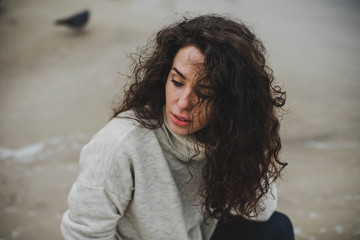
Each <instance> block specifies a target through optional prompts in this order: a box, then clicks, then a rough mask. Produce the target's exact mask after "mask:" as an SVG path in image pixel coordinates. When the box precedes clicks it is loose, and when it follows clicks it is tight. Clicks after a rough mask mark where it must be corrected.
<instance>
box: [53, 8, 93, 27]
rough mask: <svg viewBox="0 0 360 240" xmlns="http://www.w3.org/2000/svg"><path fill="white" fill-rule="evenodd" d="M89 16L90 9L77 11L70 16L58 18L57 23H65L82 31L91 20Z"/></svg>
mask: <svg viewBox="0 0 360 240" xmlns="http://www.w3.org/2000/svg"><path fill="white" fill-rule="evenodd" d="M89 17H90V11H89V10H85V11H82V12H79V13H76V14H74V15H72V16H70V17H67V18H63V19H59V20H56V21H55V25H64V26H67V27H70V28H72V29H74V30H76V31H81V30H82V29H83V28H84V27H85V25H86V23H87V22H88V21H89Z"/></svg>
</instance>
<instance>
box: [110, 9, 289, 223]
mask: <svg viewBox="0 0 360 240" xmlns="http://www.w3.org/2000/svg"><path fill="white" fill-rule="evenodd" d="M186 46H195V47H197V48H198V49H199V50H200V51H201V53H202V54H203V55H204V64H203V72H204V74H203V73H202V74H203V77H202V78H201V79H202V80H204V81H207V82H208V83H210V84H211V86H212V87H213V89H214V91H213V92H214V93H213V94H212V96H211V97H208V96H204V95H203V94H201V91H200V90H199V89H200V88H199V86H197V85H198V83H199V82H200V81H197V83H196V84H195V87H194V89H195V92H196V94H197V96H198V98H199V99H201V101H202V102H206V104H207V106H211V111H209V116H208V117H209V119H210V121H209V123H208V125H207V126H206V127H205V128H203V129H201V130H199V131H198V132H196V133H195V136H196V138H197V140H198V141H199V142H201V144H202V145H204V146H205V155H206V158H207V161H206V163H205V166H204V168H203V177H204V183H203V186H202V188H201V189H200V191H201V195H202V196H203V199H204V200H203V203H202V210H203V213H204V216H205V218H209V217H210V218H217V219H226V218H228V217H229V216H230V215H231V212H232V211H236V213H237V214H241V215H243V216H247V217H250V216H253V215H254V214H255V215H257V214H258V212H259V210H260V209H259V202H260V199H261V197H263V196H264V194H266V193H267V192H268V191H269V188H270V184H271V183H272V181H275V180H276V179H277V178H278V177H280V176H281V171H282V170H283V168H284V167H285V166H286V165H287V163H284V162H282V161H281V160H280V159H279V152H280V150H281V139H280V136H279V128H280V123H279V116H280V115H279V111H277V110H278V109H279V110H280V109H281V108H282V107H283V106H284V104H285V100H286V92H285V91H282V89H281V87H280V86H278V85H275V84H274V77H273V71H272V69H271V68H270V67H269V66H267V65H266V60H265V48H264V46H263V44H262V42H261V41H260V40H259V39H258V38H257V37H256V36H255V35H254V34H253V33H252V32H251V31H250V30H249V28H248V27H247V26H246V25H245V24H243V23H242V22H241V21H238V20H233V19H230V18H229V17H224V16H219V15H201V16H198V17H195V18H184V19H183V20H182V21H181V22H178V23H174V24H172V25H170V26H167V27H165V28H163V29H162V30H160V31H159V32H158V33H157V34H156V35H155V37H154V38H153V39H151V40H150V41H149V42H148V44H147V45H146V46H145V48H144V49H143V50H142V51H141V52H140V53H139V54H134V55H131V57H132V59H133V67H132V72H133V73H132V76H129V77H131V79H132V82H131V85H130V86H129V87H128V89H127V91H126V92H125V96H124V99H123V102H122V104H121V105H119V106H118V107H117V108H116V109H114V115H113V117H116V116H117V115H118V114H119V113H120V112H123V111H127V110H130V109H133V110H134V112H135V114H136V120H137V121H139V122H140V123H141V124H142V125H143V126H144V127H146V128H149V129H154V128H158V127H160V126H161V125H162V124H163V106H164V105H165V84H166V79H167V76H168V74H169V71H170V70H171V67H172V63H173V59H174V57H175V55H176V53H177V52H178V51H179V50H180V49H181V48H183V47H186ZM150 119H151V120H154V119H155V120H156V121H155V122H154V121H148V120H150Z"/></svg>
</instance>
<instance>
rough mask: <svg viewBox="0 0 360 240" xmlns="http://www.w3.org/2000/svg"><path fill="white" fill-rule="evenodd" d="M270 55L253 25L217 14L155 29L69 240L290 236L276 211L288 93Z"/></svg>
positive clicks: (87, 160) (78, 204) (107, 130)
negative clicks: (281, 117)
mask: <svg viewBox="0 0 360 240" xmlns="http://www.w3.org/2000/svg"><path fill="white" fill-rule="evenodd" d="M264 53H265V49H264V47H263V45H262V43H261V42H260V41H259V40H258V39H257V38H256V37H255V36H254V34H253V33H252V32H251V31H249V29H248V28H247V27H246V26H244V25H243V24H242V23H239V22H236V21H233V20H230V19H228V18H225V17H220V16H217V15H203V16H199V17H196V18H193V19H185V20H184V21H182V22H180V23H176V24H173V25H171V26H168V27H166V28H164V29H162V30H161V31H160V32H158V33H157V34H156V37H155V39H154V41H153V42H150V43H149V45H148V46H147V47H146V49H145V51H143V52H142V53H141V54H140V55H138V58H137V59H134V60H135V65H134V69H133V75H132V80H133V82H132V83H131V85H130V87H129V89H128V90H127V91H126V94H125V97H124V101H123V103H122V104H121V105H120V106H119V107H118V108H117V109H115V113H114V116H113V118H112V120H111V121H110V122H109V123H108V124H107V125H106V126H105V127H104V128H103V129H102V130H101V131H100V132H99V133H97V134H96V135H95V136H94V137H93V139H92V140H91V141H90V143H89V144H87V145H86V146H85V147H84V148H83V150H82V152H81V156H80V166H81V173H80V175H79V177H78V179H77V181H76V182H75V184H74V185H73V187H72V189H71V191H70V194H69V199H68V201H69V210H68V211H66V213H65V214H64V216H63V219H62V226H61V229H62V233H63V236H64V237H65V238H66V239H91V238H97V239H157V240H158V239H181V240H185V239H212V240H216V239H240V238H241V239H293V229H292V226H291V222H290V221H289V219H288V218H287V217H286V216H285V215H283V214H281V213H278V212H275V213H274V211H275V208H276V203H277V199H276V198H277V193H276V187H275V184H274V181H275V180H276V179H277V178H278V177H279V176H280V172H281V170H282V169H283V168H284V167H285V165H286V163H283V162H281V161H280V160H279V156H278V155H279V151H280V149H281V142H280V137H279V121H278V117H277V113H276V109H278V108H281V107H282V106H283V105H284V104H285V92H283V91H281V89H280V87H279V86H275V85H274V83H273V76H272V71H271V69H270V68H269V67H268V66H267V65H266V63H265V58H264ZM218 220H219V223H218ZM215 228H216V229H215Z"/></svg>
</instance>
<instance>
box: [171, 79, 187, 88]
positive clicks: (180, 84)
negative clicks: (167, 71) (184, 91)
mask: <svg viewBox="0 0 360 240" xmlns="http://www.w3.org/2000/svg"><path fill="white" fill-rule="evenodd" d="M171 82H172V83H173V84H174V86H175V87H182V86H184V85H183V84H182V83H181V82H178V81H176V80H174V79H171Z"/></svg>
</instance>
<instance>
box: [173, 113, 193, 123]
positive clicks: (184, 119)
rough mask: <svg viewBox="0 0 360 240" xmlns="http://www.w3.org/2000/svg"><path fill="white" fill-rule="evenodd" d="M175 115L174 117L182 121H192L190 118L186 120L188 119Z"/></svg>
mask: <svg viewBox="0 0 360 240" xmlns="http://www.w3.org/2000/svg"><path fill="white" fill-rule="evenodd" d="M173 115H174V117H176V118H177V119H179V120H180V121H184V122H190V120H189V119H188V118H186V117H182V116H179V115H176V114H173Z"/></svg>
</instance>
